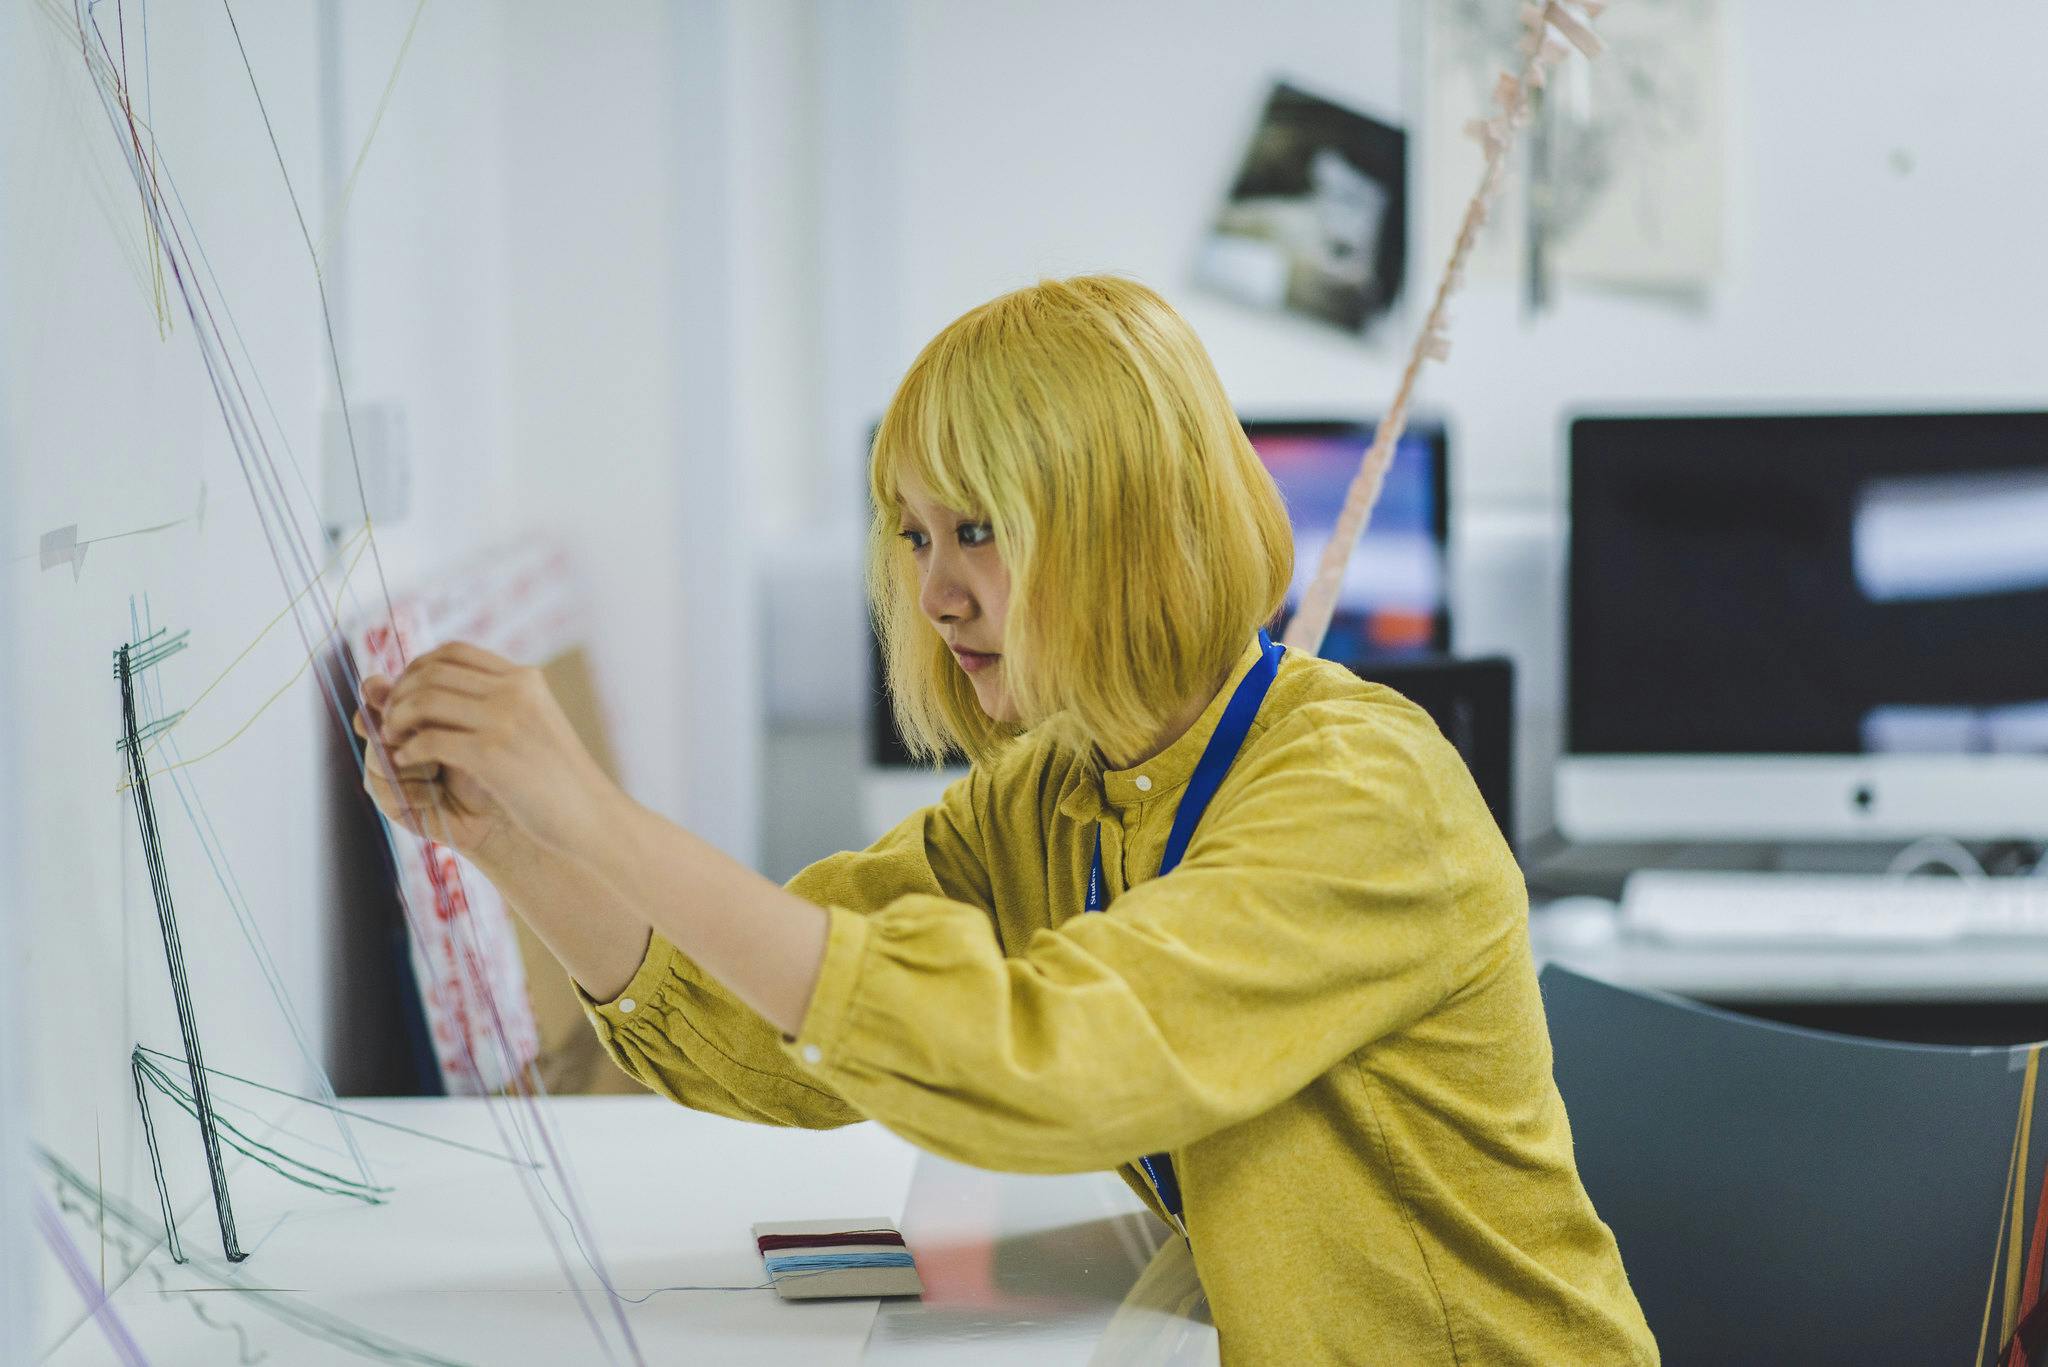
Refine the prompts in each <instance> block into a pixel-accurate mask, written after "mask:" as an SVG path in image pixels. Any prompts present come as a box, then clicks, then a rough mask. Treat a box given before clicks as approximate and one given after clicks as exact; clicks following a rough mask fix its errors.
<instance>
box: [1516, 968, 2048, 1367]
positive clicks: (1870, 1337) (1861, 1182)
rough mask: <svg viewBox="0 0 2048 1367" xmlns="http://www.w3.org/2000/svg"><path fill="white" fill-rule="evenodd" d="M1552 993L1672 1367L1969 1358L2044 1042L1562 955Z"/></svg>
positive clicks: (1562, 1049)
mask: <svg viewBox="0 0 2048 1367" xmlns="http://www.w3.org/2000/svg"><path fill="white" fill-rule="evenodd" d="M1542 985H1543V999H1544V1006H1545V1010H1546V1012H1547V1014H1548V1016H1549V1021H1550V1035H1551V1041H1552V1045H1553V1049H1554V1053H1555V1072H1556V1077H1557V1086H1558V1090H1559V1092H1560V1093H1562V1094H1563V1097H1564V1102H1565V1108H1566V1111H1567V1113H1568V1114H1569V1116H1570V1119H1571V1129H1572V1139H1573V1142H1574V1146H1575V1148H1576V1151H1577V1156H1578V1165H1579V1173H1580V1176H1581V1177H1582V1178H1583V1180H1584V1182H1585V1184H1586V1190H1587V1192H1588V1193H1589V1194H1590V1195H1591V1196H1592V1198H1593V1204H1594V1206H1595V1208H1596V1209H1598V1211H1599V1212H1600V1217H1601V1218H1602V1219H1603V1220H1605V1221H1606V1222H1607V1224H1608V1226H1609V1227H1610V1228H1612V1229H1613V1231H1614V1234H1615V1238H1616V1240H1617V1242H1618V1243H1619V1244H1620V1246H1621V1255H1622V1260H1623V1262H1624V1263H1625V1264H1626V1266H1627V1268H1628V1275H1629V1280H1630V1282H1631V1284H1632V1285H1633V1286H1634V1287H1635V1291H1636V1295H1637V1297H1638V1298H1639V1299H1640V1301H1641V1302H1642V1306H1643V1313H1644V1315H1645V1316H1646V1317H1647V1318H1648V1320H1649V1322H1650V1327H1651V1329H1652V1330H1654V1331H1655V1333H1656V1335H1657V1339H1658V1342H1659V1344H1660V1345H1661V1347H1662V1349H1663V1355H1664V1361H1665V1363H1666V1364H1667V1365H1668V1367H1682V1365H1683V1364H1691V1363H1700V1364H1714V1367H1726V1364H1738V1363H1740V1364H1748V1363H1781V1362H1782V1363H1800V1364H1808V1363H1879V1362H1883V1363H1891V1362H1897V1363H1955V1364H1960V1363H1962V1362H1964V1361H1966V1358H1965V1356H1964V1355H1965V1354H1967V1353H1969V1352H1971V1351H1972V1348H1973V1347H1974V1345H1975V1344H1976V1342H1977V1339H1978V1334H1979V1326H1980V1324H1981V1323H1982V1320H1983V1315H1984V1306H1985V1294H1986V1291H1987V1288H1989V1287H1990V1285H1991V1283H1992V1278H1993V1276H1994V1259H1995V1258H1996V1257H1997V1255H1998V1251H1999V1249H2000V1247H2001V1246H2002V1245H2003V1243H2004V1242H2005V1239H2006V1233H2005V1231H2006V1229H2007V1224H2008V1220H2009V1216H2010V1210H2011V1207H2010V1204H2009V1202H2010V1197H2009V1195H2008V1196H2007V1197H2005V1198H2003V1199H2002V1198H2001V1192H2002V1191H2004V1190H2005V1187H2006V1183H2007V1180H2008V1179H2007V1173H2008V1170H2009V1166H2010V1163H2011V1160H2012V1152H2013V1147H2014V1142H2015V1134H2016V1132H2017V1128H2018V1121H2019V1110H2020V1099H2021V1095H2022V1086H2023V1081H2024V1078H2025V1073H2026V1061H2027V1053H2028V1049H2029V1048H2032V1047H2038V1046H2017V1047H2012V1048H2007V1047H2003V1046H2000V1047H1991V1048H1959V1047H1954V1046H1935V1045H1914V1044H1895V1043H1888V1042H1882V1041H1877V1040H1866V1039H1857V1038H1852V1037H1850V1036H1846V1035H1835V1034H1829V1033H1827V1032H1824V1031H1818V1030H1805V1029H1799V1028H1796V1027H1792V1026H1785V1025H1779V1024H1776V1023H1774V1022H1769V1021H1761V1020H1756V1019H1754V1018H1751V1017H1748V1016H1743V1015H1739V1014H1737V1013H1735V1012H1731V1011H1723V1010H1717V1009H1715V1008H1712V1007H1705V1006H1701V1005H1699V1004H1697V1003H1695V1002H1689V1001H1685V1000H1683V999H1680V998H1677V997H1671V996H1666V995H1664V994H1662V993H1656V992H1643V991H1635V990H1631V989H1628V988H1622V987H1616V986H1613V985H1611V984H1608V983H1604V982H1600V981H1598V980H1596V979H1593V978H1587V977H1584V976H1582V975H1580V974H1576V973H1573V972H1571V971H1570V970H1568V969H1563V968H1559V967H1557V966H1556V965H1551V966H1549V967H1546V968H1545V969H1544V970H1543V973H1542ZM2044 1092H2048V1079H2041V1080H2040V1081H2039V1084H2038V1085H2037V1087H2036V1090H2035V1094H2034V1109H2035V1111H2036V1112H2037V1114H2036V1115H2035V1117H2034V1120H2033V1123H2032V1130H2033V1136H2032V1139H2031V1143H2030V1147H2031V1148H2032V1150H2033V1153H2032V1154H2031V1155H2028V1156H2027V1160H2028V1161H2027V1163H2026V1166H2025V1168H2024V1169H2023V1172H2024V1178H2023V1186H2024V1203H2025V1204H2024V1209H2025V1211H2026V1219H2027V1221H2028V1222H2029V1224H2031V1222H2032V1219H2033V1212H2034V1209H2035V1202H2036V1200H2037V1199H2038V1193H2039V1190H2040V1188H2039V1182H2040V1177H2041V1172H2040V1169H2041V1158H2042V1155H2044V1154H2048V1129H2044V1127H2043V1123H2042V1120H2041V1118H2040V1116H2039V1114H2038V1111H2039V1110H2040V1108H2041V1102H2042V1093H2044ZM2029 1233H2031V1231H2029ZM2023 1255H2024V1250H2023ZM1995 1275H1996V1277H1997V1283H1998V1293H1997V1296H1996V1297H1995V1299H1994V1302H1993V1304H1992V1308H1991V1328H1990V1338H1991V1339H1992V1340H1993V1342H1992V1343H1991V1344H1989V1345H1988V1346H1987V1347H1986V1349H1985V1360H1986V1361H1988V1360H1990V1357H1991V1355H1992V1354H1993V1353H1995V1351H1996V1347H1997V1345H1996V1342H1995V1340H1996V1339H1997V1337H1998V1333H1999V1322H2000V1318H2001V1309H2002V1305H2003V1300H2004V1284H2005V1272H2004V1270H2003V1268H1999V1269H1997V1270H1996V1272H1995Z"/></svg>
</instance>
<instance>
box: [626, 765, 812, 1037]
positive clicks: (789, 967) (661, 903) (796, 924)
mask: <svg viewBox="0 0 2048 1367" xmlns="http://www.w3.org/2000/svg"><path fill="white" fill-rule="evenodd" d="M620 798H621V801H620V802H618V803H615V804H613V805H612V806H611V808H610V816H609V819H608V820H607V821H606V822H605V823H604V834H603V835H602V836H601V837H600V838H599V839H598V841H597V843H596V844H594V845H593V846H592V848H591V849H590V850H589V852H588V854H587V856H586V858H587V864H586V867H587V868H588V869H590V870H591V871H592V873H593V874H594V875H595V876H596V878H597V879H598V880H600V881H601V882H602V884H603V886H604V888H605V890H606V891H607V893H608V894H609V895H610V896H611V897H612V899H613V900H614V904H615V905H616V906H617V907H619V908H622V909H623V910H624V912H625V914H627V915H629V916H631V917H634V918H637V919H639V920H640V921H641V922H642V923H643V924H646V925H651V926H653V927H654V928H655V929H656V930H658V931H660V932H661V935H662V937H663V938H664V939H666V940H667V941H668V942H669V943H670V944H672V945H674V946H675V947H676V948H677V949H679V950H681V951H682V952H683V953H684V954H686V955H688V956H689V957H690V958H691V959H692V960H693V961H694V962H696V963H697V964H698V965H699V966H700V967H702V968H703V969H704V971H705V972H707V973H709V974H710V975H711V976H712V977H713V978H716V979H717V980H718V981H719V982H721V983H723V984H724V985H725V986H726V987H727V988H728V989H730V990H731V992H732V994H733V995H734V996H736V997H738V998H739V999H740V1000H741V1001H743V1002H745V1003H746V1004H747V1005H748V1006H750V1007H752V1008H753V1009H754V1010H755V1011H756V1012H758V1013H759V1014H760V1015H761V1016H762V1017H763V1018H764V1019H766V1020H767V1021H768V1022H769V1023H770V1024H772V1025H774V1026H775V1027H776V1028H777V1029H779V1030H781V1031H782V1032H783V1033H784V1034H788V1035H794V1034H795V1033H796V1032H797V1031H798V1030H799V1029H801V1028H802V1026H803V1021H804V1011H805V1010H806V1008H808V1007H809V1005H810V1001H811V990H812V988H813V987H814V986H816V984H817V981H818V967H819V965H820V964H821V963H822V962H823V961H824V958H825V927H826V916H825V909H824V908H823V907H820V906H818V905H816V904H815V903H812V902H807V901H805V900H804V899H803V898H801V897H799V896H797V895H796V894H795V893H793V892H790V891H788V890H786V889H784V888H783V887H781V886H780V885H779V884H777V883H774V882H772V881H770V880H769V879H767V878H764V877H762V876H761V875H760V874H758V873H756V872H754V871H753V870H752V869H750V868H748V867H746V866H745V865H744V864H741V863H740V862H739V861H737V860H735V859H732V858H730V857H728V856H727V855H726V854H724V853H723V852H722V851H720V850H719V849H718V848H717V847H715V846H713V845H711V844H709V843H707V842H705V841H703V840H700V839H698V838H697V837H696V836H694V835H692V834H690V833H689V832H688V831H686V830H684V829H683V828H682V827H680V826H677V825H676V824H674V823H673V822H671V821H667V820H664V819H663V818H662V817H660V816H657V815H655V814H654V813H653V812H650V811H648V810H647V809H646V808H645V807H642V806H641V805H640V804H638V803H637V802H633V801H632V800H631V799H628V798H625V797H624V795H623V794H621V795H620ZM642 948H643V950H644V948H645V945H644V942H643V945H642ZM638 963H639V960H638V958H637V957H636V958H635V959H634V961H633V964H632V965H630V966H628V969H627V973H626V977H625V978H620V979H619V980H618V982H617V985H616V986H615V987H614V988H613V995H616V993H617V990H618V988H619V987H623V986H624V985H625V982H626V978H630V977H631V976H632V968H633V967H637V966H638ZM585 986H586V987H588V988H593V990H592V992H591V995H592V996H600V995H601V992H600V990H597V989H595V988H594V987H593V985H592V984H589V983H585Z"/></svg>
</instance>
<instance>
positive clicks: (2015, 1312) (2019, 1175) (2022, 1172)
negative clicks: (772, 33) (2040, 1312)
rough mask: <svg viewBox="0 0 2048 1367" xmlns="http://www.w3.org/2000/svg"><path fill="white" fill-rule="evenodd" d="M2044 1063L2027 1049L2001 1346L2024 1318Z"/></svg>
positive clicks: (2038, 1050) (2035, 1048)
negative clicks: (2030, 1192) (2037, 1100)
mask: <svg viewBox="0 0 2048 1367" xmlns="http://www.w3.org/2000/svg"><path fill="white" fill-rule="evenodd" d="M2040 1066H2041V1047H2040V1046H2039V1045H2035V1046H2033V1047H2032V1048H2030V1049H2028V1050H2027V1078H2026V1081H2025V1082H2023V1083H2021V1084H2020V1129H2019V1137H2018V1138H2017V1139H2016V1140H2015V1141H2014V1147H2013V1152H2014V1154H2015V1156H2016V1158H2017V1160H2018V1165H2017V1166H2016V1167H2015V1168H2014V1169H2013V1173H2014V1177H2013V1185H2012V1222H2011V1225H2010V1227H2009V1230H2008V1233H2007V1236H2006V1250H2005V1314H2004V1317H2003V1319H2002V1320H2001V1322H2000V1325H1999V1332H1998V1343H1999V1346H2000V1347H2001V1348H2003V1347H2004V1346H2005V1345H2006V1344H2008V1343H2010V1342H2012V1331H2013V1328H2014V1326H2015V1325H2017V1324H2018V1323H2019V1318H2020V1280H2021V1276H2022V1270H2021V1263H2020V1257H2021V1250H2022V1248H2023V1246H2024V1244H2025V1242H2026V1233H2027V1164H2028V1160H2029V1159H2030V1157H2031V1155H2030V1153H2029V1152H2028V1149H2029V1146H2030V1145H2031V1144H2032V1142H2033V1128H2034V1079H2035V1077H2036V1076H2037V1075H2038V1074H2039V1072H2040Z"/></svg>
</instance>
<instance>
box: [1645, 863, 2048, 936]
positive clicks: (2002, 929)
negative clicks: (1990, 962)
mask: <svg viewBox="0 0 2048 1367" xmlns="http://www.w3.org/2000/svg"><path fill="white" fill-rule="evenodd" d="M1621 914H1622V922H1623V924H1624V925H1625V926H1627V927H1628V928H1629V929H1630V930H1632V931H1635V932H1637V933H1639V934H1643V935H1651V936H1655V937H1657V938H1659V939H1663V940H1671V941H1676V942H1682V943H1688V944H1729V943H1765V944H1785V943H1790V942H1801V943H1822V944H1853V943H1865V944H1934V943H1940V942H1942V941H1948V940H1960V939H1964V938H1976V937H1984V938H1994V937H1999V936H2004V937H2014V936H2019V937H2029V938H2031V937H2036V936H2048V878H2035V877H2004V878H1982V879H1969V880H1965V879H1961V878H1950V877H1931V876H1919V877H1913V878H1888V877H1881V876H1875V875H1859V874H1827V873H1707V872H1677V871H1669V872H1666V871H1658V870H1650V869H1645V870H1643V871H1641V872H1638V873H1633V874H1630V875H1629V878H1628V883H1627V885H1626V887H1625V888H1624V889H1623V891H1622V897H1621Z"/></svg>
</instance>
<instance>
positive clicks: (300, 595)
mask: <svg viewBox="0 0 2048 1367" xmlns="http://www.w3.org/2000/svg"><path fill="white" fill-rule="evenodd" d="M369 530H370V524H369V523H368V522H365V523H363V525H362V526H360V527H358V528H356V529H355V531H354V533H352V534H351V535H350V536H349V539H348V540H346V541H344V542H342V543H341V544H340V545H339V546H337V547H335V551H336V553H337V554H339V553H341V552H344V551H346V550H348V548H349V547H351V546H354V545H355V544H356V542H357V541H359V540H361V539H362V538H363V537H364V536H365V535H367V534H368V533H369ZM366 549H368V547H367V546H363V547H358V548H357V550H356V553H355V554H354V555H353V556H351V557H349V562H348V566H347V568H345V569H344V570H343V571H342V574H341V583H342V584H343V585H346V584H347V583H348V580H349V576H350V575H352V574H354V573H355V572H356V565H357V563H358V562H360V561H361V560H362V558H363V551H364V550H366ZM319 584H320V581H319V580H317V579H315V580H314V581H313V582H312V583H310V584H308V585H306V587H304V588H302V589H300V590H299V591H298V592H297V593H296V594H293V595H292V599H291V601H290V602H288V603H286V604H285V605H284V611H282V612H280V613H278V614H277V616H275V617H273V618H271V619H270V620H269V621H268V622H265V623H264V624H263V629H262V630H261V631H259V632H257V633H256V639H255V640H253V641H251V642H249V644H248V645H246V646H244V647H243V648H242V653H241V654H239V655H237V656H235V658H234V659H232V660H230V661H229V662H228V667H227V668H226V669H223V670H222V671H221V672H220V673H218V674H216V675H215V676H214V679H213V682H212V683H210V684H208V685H207V686H206V687H204V688H202V689H200V690H199V696H198V697H196V698H194V699H192V701H191V702H188V703H186V704H185V710H184V711H183V712H182V713H180V714H179V715H178V719H177V720H176V721H174V722H172V723H171V724H170V725H169V726H166V727H164V728H163V730H161V731H159V732H157V734H156V735H155V736H154V737H152V738H151V739H150V742H149V746H148V748H147V749H145V750H144V751H143V752H142V757H143V758H144V759H145V760H146V759H148V758H149V756H150V755H152V754H154V753H155V752H156V748H157V747H158V746H159V745H162V744H163V743H164V738H165V737H166V736H168V735H170V733H171V732H172V731H174V730H176V729H177V728H178V727H180V726H182V725H184V723H185V719H186V718H188V717H190V716H191V715H192V712H193V709H195V708H197V707H198V706H199V704H201V703H202V702H205V701H206V695H207V694H209V693H211V692H213V690H214V689H216V688H219V687H220V685H221V681H222V680H224V679H226V678H227V676H228V675H230V674H232V673H234V672H235V668H236V666H238V665H240V664H241V663H242V661H244V660H246V659H248V658H249V655H250V653H251V652H253V651H254V650H255V649H256V647H257V646H260V645H262V644H263V642H264V639H265V638H266V637H268V636H269V635H270V633H271V632H273V631H275V630H276V629H277V624H278V623H279V622H282V621H283V620H284V619H285V618H286V617H288V616H290V615H291V611H292V609H293V608H295V607H297V606H298V605H299V604H300V603H302V602H304V601H305V597H306V595H307V594H309V593H311V592H312V591H313V590H314V589H315V588H318V587H319ZM337 611H339V609H337ZM301 672H304V671H301ZM266 706H267V704H266ZM117 791H122V792H125V791H127V790H126V788H125V787H123V788H121V789H119V790H117Z"/></svg>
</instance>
